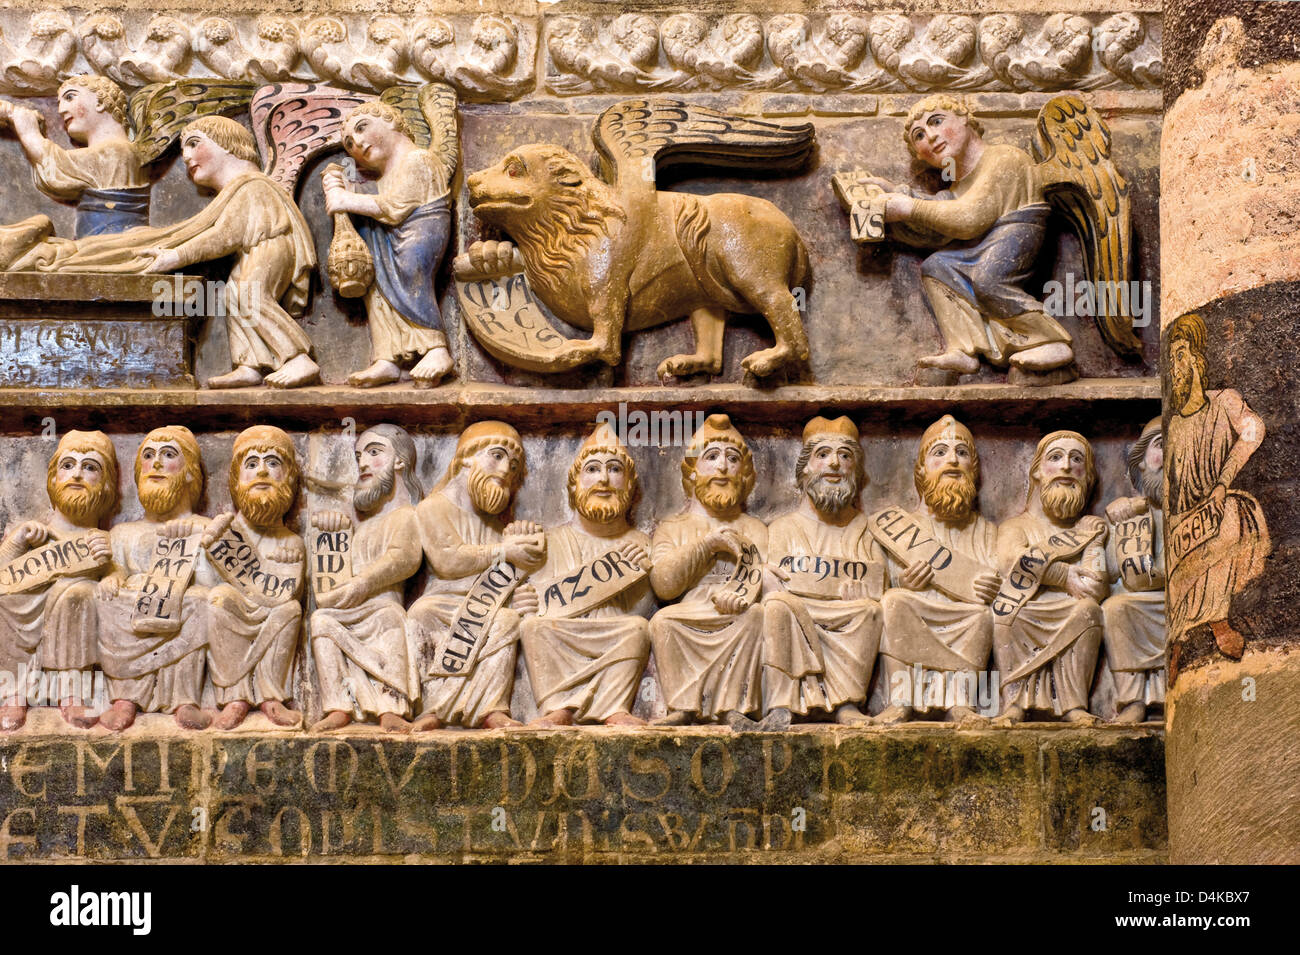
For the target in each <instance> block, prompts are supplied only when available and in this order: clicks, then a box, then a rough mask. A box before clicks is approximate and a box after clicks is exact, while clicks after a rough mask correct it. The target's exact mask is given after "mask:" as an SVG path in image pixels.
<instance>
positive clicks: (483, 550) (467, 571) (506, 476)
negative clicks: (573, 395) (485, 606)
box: [409, 421, 546, 730]
mask: <svg viewBox="0 0 1300 955" xmlns="http://www.w3.org/2000/svg"><path fill="white" fill-rule="evenodd" d="M526 474H527V463H526V460H525V458H524V446H523V442H522V441H521V440H520V437H519V432H517V431H516V430H515V429H514V428H512V427H511V426H510V425H508V424H505V423H504V422H501V421H480V422H477V423H475V424H472V425H470V426H469V427H468V428H466V429H465V430H464V432H463V433H462V434H461V436H460V440H459V441H458V442H457V444H456V454H455V457H453V458H452V461H451V464H450V465H448V467H447V473H446V474H445V475H443V478H442V480H441V481H440V482H439V483H438V485H437V487H435V488H434V489H433V490H432V491H431V492H430V493H429V496H428V497H426V498H425V499H424V500H423V501H421V502H420V504H419V506H418V507H417V508H416V519H417V522H418V524H419V528H420V540H421V543H422V544H423V547H424V556H425V558H426V559H427V561H428V563H429V569H430V570H431V571H432V573H431V574H430V575H429V582H428V584H427V586H426V588H425V591H424V595H423V596H422V597H420V599H419V600H417V601H416V602H415V603H414V604H412V606H411V609H410V611H409V617H410V621H411V633H412V639H413V641H414V650H413V652H414V653H415V655H416V665H417V667H418V672H419V677H420V680H421V682H422V686H421V701H420V705H421V708H422V713H421V715H420V718H419V719H417V720H416V722H415V729H416V730H426V729H436V728H438V727H439V726H443V725H456V726H466V727H479V726H482V727H486V728H488V729H497V728H500V727H505V726H518V725H519V721H518V720H515V719H513V718H512V717H511V716H510V693H511V690H512V689H513V688H514V677H515V658H516V653H517V647H518V640H519V624H520V615H521V614H527V613H534V612H536V610H537V595H536V593H534V592H533V591H532V590H531V588H529V587H527V586H526V585H525V586H524V587H520V588H519V589H517V590H515V591H514V594H513V603H512V606H500V607H499V608H498V609H496V610H495V612H493V613H491V616H490V619H487V620H480V621H479V626H478V628H477V630H476V633H477V634H478V640H479V647H478V648H477V650H476V653H477V657H476V659H475V660H474V663H473V665H472V666H468V667H465V668H464V669H463V671H462V672H458V673H453V674H446V673H443V672H441V669H442V668H441V667H440V661H443V660H445V659H446V658H447V656H448V655H449V654H451V655H454V654H456V653H461V652H465V653H468V651H461V650H460V649H459V648H458V646H457V640H458V633H457V631H456V630H454V628H453V624H454V623H455V622H456V620H457V619H458V617H459V616H460V611H461V610H462V607H464V606H465V604H466V601H467V598H468V597H469V595H470V593H471V591H472V590H473V589H474V586H475V584H476V582H477V581H479V579H480V577H481V575H484V573H485V572H490V571H492V569H493V568H494V567H500V566H501V565H502V564H509V565H510V566H511V567H512V568H514V569H516V570H518V571H520V572H525V571H533V570H536V569H537V568H538V567H540V566H541V565H542V563H543V562H544V561H545V559H546V538H545V536H544V534H543V531H542V527H541V525H540V524H535V523H533V522H531V521H509V520H508V516H509V513H510V508H511V504H512V502H513V500H514V496H515V494H516V493H517V492H518V491H519V488H520V487H521V486H522V485H523V482H524V477H525V475H526ZM469 609H470V608H466V610H467V611H468V610H469ZM476 612H477V613H479V614H480V615H481V616H486V614H487V612H486V611H478V610H476ZM466 671H467V672H466Z"/></svg>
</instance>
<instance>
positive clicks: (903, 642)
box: [872, 415, 1002, 727]
mask: <svg viewBox="0 0 1300 955" xmlns="http://www.w3.org/2000/svg"><path fill="white" fill-rule="evenodd" d="M979 477H980V459H979V452H978V451H977V450H976V448H975V439H974V437H973V436H972V435H971V433H970V431H969V430H968V429H967V428H966V426H965V425H964V424H962V423H961V422H960V421H958V420H956V419H955V418H954V417H953V416H952V415H944V416H943V417H942V418H940V419H939V420H938V421H936V422H935V423H934V424H932V425H930V427H928V428H926V429H925V433H924V434H922V435H921V445H920V447H919V448H918V449H917V455H916V464H915V467H914V468H913V469H912V480H913V482H914V483H915V485H916V493H917V496H918V497H919V498H920V500H921V506H920V507H918V508H917V509H916V510H914V511H911V512H910V513H904V512H902V509H901V508H897V509H894V510H896V511H897V512H899V513H898V514H897V515H896V516H895V515H894V514H889V515H887V516H888V517H889V518H890V519H889V520H887V521H886V520H873V525H872V526H873V530H874V532H875V533H876V534H877V535H878V539H879V540H880V541H881V543H883V544H884V545H885V546H886V548H887V550H888V551H889V554H890V558H889V576H890V589H889V590H886V591H885V597H884V599H883V600H882V601H881V603H882V605H883V607H884V612H885V636H884V639H883V641H882V643H881V647H880V664H881V670H882V675H883V677H884V680H885V686H886V688H887V689H888V691H889V705H888V706H887V707H886V708H885V709H884V710H883V711H882V712H880V713H878V714H877V715H876V722H878V723H897V722H901V721H904V720H907V719H910V718H912V716H913V715H914V712H915V711H916V710H917V709H918V708H919V709H921V710H930V709H938V710H940V711H946V713H947V718H948V719H949V720H951V721H952V722H954V723H956V724H957V725H958V726H966V727H970V726H978V725H980V724H981V723H984V722H987V720H986V719H985V718H984V717H983V716H981V715H980V714H979V713H978V712H976V706H977V693H978V689H977V687H978V674H979V673H980V672H981V671H983V670H985V668H986V667H987V666H988V660H989V651H990V650H991V649H992V647H993V611H992V610H991V608H990V605H991V604H992V603H993V601H994V599H995V598H996V597H997V594H998V588H999V587H1000V586H1001V584H1002V578H1001V577H1000V576H999V575H998V573H997V572H996V571H995V570H994V569H993V568H994V567H995V566H997V533H998V529H997V526H996V525H995V524H993V522H992V521H989V520H986V519H985V518H984V516H983V515H981V514H980V512H979V507H978V503H977V496H978V493H979ZM880 516H881V515H876V517H880ZM918 674H920V675H922V680H921V687H920V688H921V692H920V693H917V692H916V690H917V686H916V684H917V675H918ZM918 697H919V699H918ZM918 702H919V704H920V706H919V707H918V705H917V704H918ZM989 702H990V703H991V702H992V701H991V700H990V701H989Z"/></svg>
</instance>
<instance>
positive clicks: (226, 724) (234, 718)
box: [176, 700, 252, 730]
mask: <svg viewBox="0 0 1300 955" xmlns="http://www.w3.org/2000/svg"><path fill="white" fill-rule="evenodd" d="M251 709H252V707H251V706H250V705H249V704H248V703H247V702H245V701H244V700H231V701H230V702H229V703H227V704H226V705H225V706H223V707H222V708H221V712H220V713H218V714H217V716H216V719H214V720H213V721H212V728H213V729H214V730H233V729H234V728H235V727H236V726H238V725H239V724H240V723H242V722H244V717H246V716H248V711H249V710H251ZM176 719H177V722H179V721H180V710H177V711H176ZM181 725H182V726H183V725H184V724H183V723H182V724H181Z"/></svg>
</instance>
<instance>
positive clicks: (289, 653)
mask: <svg viewBox="0 0 1300 955" xmlns="http://www.w3.org/2000/svg"><path fill="white" fill-rule="evenodd" d="M229 487H230V499H231V501H233V502H234V505H235V513H234V514H233V515H230V514H227V515H225V516H223V517H222V518H219V519H218V520H219V521H220V522H221V523H220V524H219V525H218V526H217V528H214V529H209V532H208V538H209V539H210V540H211V541H213V542H215V543H216V546H215V547H214V546H212V545H210V544H209V545H206V546H207V549H208V554H209V556H210V558H211V559H212V560H213V561H214V563H215V565H216V566H217V569H218V570H219V571H220V570H221V569H222V566H223V564H222V563H221V561H220V558H219V552H220V548H221V543H220V542H221V541H224V540H229V539H231V538H232V537H237V538H239V539H242V542H243V543H244V544H246V545H248V546H250V547H251V548H252V550H253V559H254V560H255V561H256V562H257V564H258V569H259V570H260V571H261V573H262V574H265V575H267V576H265V577H259V578H258V580H259V583H258V584H254V583H252V582H251V581H250V580H248V578H247V577H245V578H243V579H238V578H235V579H232V577H228V576H226V575H225V574H223V576H224V577H226V579H225V580H223V582H222V583H220V584H218V585H217V586H215V587H213V588H212V592H211V594H210V595H209V597H208V605H209V608H208V612H209V624H208V679H209V680H210V681H211V683H212V687H213V691H214V693H215V697H216V702H217V705H218V706H219V707H220V708H221V712H220V714H219V715H218V716H217V717H216V719H215V720H213V722H212V725H213V728H215V729H222V730H230V729H234V728H235V727H236V726H238V725H239V724H240V723H242V722H243V721H244V717H246V716H247V715H248V713H249V710H251V709H252V708H253V707H254V706H256V707H257V708H258V709H260V710H261V711H262V713H263V714H264V715H265V716H266V718H267V719H269V720H270V721H271V722H272V723H274V724H275V725H276V726H296V725H298V724H299V723H300V722H301V720H302V714H301V713H300V712H298V711H297V710H292V709H289V708H288V707H287V706H285V702H284V701H285V700H288V699H289V698H290V697H292V696H293V689H292V687H291V686H290V676H291V671H292V668H293V657H294V652H295V651H296V650H297V648H298V629H299V624H300V623H301V622H302V602H301V601H302V591H303V578H304V576H305V574H304V572H305V569H306V549H305V548H304V547H303V543H302V540H301V538H299V537H298V535H297V534H295V533H294V532H293V531H291V530H290V529H289V528H287V527H286V526H285V525H284V515H285V514H286V513H288V511H289V508H290V507H292V506H293V502H294V500H295V499H296V498H297V497H298V458H297V456H296V454H295V453H294V449H293V439H291V438H290V437H289V435H287V434H286V433H285V432H283V431H281V430H280V429H279V428H273V427H270V426H269V425H255V426H254V427H251V428H248V429H247V430H245V431H243V432H241V433H240V434H239V436H238V437H237V438H235V446H234V449H233V451H232V453H231V458H230V476H229ZM268 580H271V581H275V582H277V583H278V585H279V586H277V587H275V588H272V590H271V592H268V588H267V586H266V584H265V582H266V581H268Z"/></svg>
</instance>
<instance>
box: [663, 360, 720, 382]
mask: <svg viewBox="0 0 1300 955" xmlns="http://www.w3.org/2000/svg"><path fill="white" fill-rule="evenodd" d="M701 372H703V373H704V374H708V375H719V374H721V373H722V362H721V361H715V360H714V359H712V358H708V357H705V356H701V355H673V356H672V357H671V358H665V359H664V360H663V361H661V362H660V363H659V367H658V368H657V369H655V374H656V375H658V376H659V380H660V381H663V380H664V379H665V378H667V377H668V376H669V375H672V376H674V377H677V378H685V377H686V376H687V375H697V374H700V373H701Z"/></svg>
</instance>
